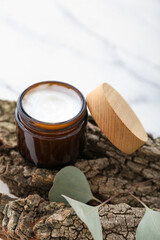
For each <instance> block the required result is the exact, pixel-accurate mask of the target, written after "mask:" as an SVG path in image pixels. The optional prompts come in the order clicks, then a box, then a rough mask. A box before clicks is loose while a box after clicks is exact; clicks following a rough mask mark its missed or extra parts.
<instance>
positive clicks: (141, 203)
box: [126, 190, 147, 208]
mask: <svg viewBox="0 0 160 240" xmlns="http://www.w3.org/2000/svg"><path fill="white" fill-rule="evenodd" d="M126 192H127V193H129V194H130V195H131V196H132V197H133V198H134V199H136V200H137V201H138V202H140V203H141V204H142V205H143V206H144V207H145V208H146V207H147V206H146V205H145V204H144V203H143V202H142V201H141V200H140V199H139V198H137V197H136V196H135V195H133V193H131V192H130V191H129V190H128V191H126Z"/></svg>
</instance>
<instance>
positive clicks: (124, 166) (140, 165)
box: [0, 101, 160, 240]
mask: <svg viewBox="0 0 160 240" xmlns="http://www.w3.org/2000/svg"><path fill="white" fill-rule="evenodd" d="M14 111H15V103H14V102H9V101H0V178H1V180H3V181H4V182H5V183H7V185H8V186H9V189H10V192H11V193H12V194H14V195H16V196H17V197H23V198H25V197H27V196H28V195H32V196H29V197H27V198H26V199H21V200H16V201H14V202H9V205H6V206H5V212H4V213H3V214H4V217H3V221H2V223H4V219H6V217H5V216H6V214H7V216H9V217H10V216H11V215H12V213H13V215H14V216H17V218H16V219H19V217H22V221H18V220H17V221H18V223H16V224H20V226H23V223H24V222H25V221H29V219H30V217H29V216H30V214H31V216H32V215H33V216H34V219H33V222H34V223H35V224H36V225H35V224H33V225H34V226H37V224H38V223H42V227H40V228H39V230H34V231H37V232H35V233H34V232H33V230H32V231H31V233H34V234H35V235H34V237H33V239H91V238H90V235H89V232H88V231H87V230H86V227H85V226H84V225H83V226H82V223H81V221H80V220H78V218H76V216H75V215H74V211H73V210H71V209H70V208H69V207H68V206H64V205H63V207H62V205H58V204H56V203H49V202H47V201H48V192H49V189H50V188H51V186H52V184H53V180H54V177H55V174H56V173H57V172H58V169H54V170H48V169H43V168H38V167H35V166H34V165H33V164H31V163H29V162H28V161H26V160H25V159H24V158H23V157H21V155H20V154H19V153H18V149H17V143H16V133H15V123H14ZM72 165H74V166H76V167H78V168H79V169H80V170H82V171H83V172H84V174H85V175H86V177H87V179H88V181H89V183H90V186H91V189H92V192H93V194H94V195H95V196H96V197H98V198H99V199H101V200H102V201H103V200H106V199H108V198H109V197H111V196H112V195H114V194H115V193H116V192H119V193H121V194H120V195H119V196H118V197H117V198H114V199H112V200H111V202H110V203H112V204H115V205H106V206H105V207H103V208H102V209H101V210H100V214H101V222H102V225H103V230H104V239H107V240H108V239H113V240H114V239H135V230H136V227H137V224H138V222H139V220H140V218H141V217H142V215H143V214H144V210H143V209H142V206H141V205H139V203H138V202H137V201H135V200H134V199H133V198H131V197H130V195H129V194H126V193H125V191H127V190H130V191H132V192H133V193H134V195H136V196H137V197H138V198H139V199H141V200H142V201H143V202H144V203H145V204H146V205H148V206H149V207H151V208H157V209H160V200H159V199H160V181H159V178H160V174H159V173H160V138H157V139H153V138H152V136H151V135H149V139H148V141H147V143H146V144H145V145H144V146H142V147H141V148H140V149H138V150H137V151H136V152H135V153H133V154H132V155H127V154H124V153H122V152H121V151H119V150H118V149H116V148H115V147H114V146H113V145H112V144H111V143H110V142H109V141H108V139H107V138H106V137H105V136H104V135H103V133H102V132H101V131H100V129H99V128H98V127H97V126H96V124H95V122H94V121H93V119H92V118H91V117H89V121H88V125H87V132H86V144H85V149H84V151H83V153H82V154H81V156H80V157H79V159H78V160H77V161H76V162H75V163H72ZM34 194H38V195H34ZM30 198H31V199H32V200H34V198H35V199H37V198H39V199H41V200H40V202H41V201H42V202H43V203H44V204H45V206H52V205H54V207H53V208H52V213H51V212H47V214H48V217H49V219H51V220H52V217H51V215H54V214H56V211H60V215H59V218H60V219H61V218H63V220H57V219H56V220H55V219H54V221H53V224H52V221H51V222H48V220H47V222H46V218H45V217H46V216H45V214H46V210H45V211H44V212H43V211H42V210H41V209H40V208H39V207H40V205H38V206H37V207H36V209H37V212H35V213H34V212H33V210H32V209H30V208H29V209H28V210H27V211H28V212H26V210H25V209H24V206H25V205H23V204H22V202H27V201H29V200H27V199H30ZM17 201H18V204H19V203H20V204H19V205H20V206H21V204H22V208H21V210H22V212H21V210H18V209H16V207H15V211H17V212H18V213H19V215H18V213H14V211H13V210H11V214H10V213H7V210H6V209H8V207H9V206H12V204H13V205H14V204H17ZM120 203H122V204H120ZM124 203H125V204H124ZM126 204H129V205H130V206H131V207H130V206H128V205H126ZM19 205H18V206H19ZM7 206H8V207H7ZM14 206H15V205H14ZM16 206H17V205H16ZM55 206H56V207H55ZM140 206H141V207H140ZM61 207H62V209H63V210H62V211H61ZM136 207H139V208H136ZM11 208H12V207H11ZM47 209H50V207H48V208H47ZM107 209H108V210H107ZM64 210H67V211H69V215H67V217H65V218H64V217H63V214H62V213H63V212H65V211H64ZM23 211H24V214H22V215H21V213H23ZM38 211H40V212H38ZM48 211H50V210H48ZM127 211H129V212H127ZM70 212H71V213H70ZM1 214H2V213H1ZM34 214H35V215H34ZM36 214H37V215H36ZM38 214H39V215H40V219H41V218H42V219H43V220H42V221H39V220H38V219H39V218H38V217H39V215H38ZM43 214H44V216H43ZM61 215H62V216H61ZM23 216H24V219H23ZM60 216H61V217H60ZM68 216H70V217H68ZM9 217H8V218H9ZM25 217H26V218H25ZM50 217H51V218H50ZM73 217H75V219H76V220H75V222H74V221H73V220H72V223H70V224H69V223H68V221H70V222H71V219H72V218H73ZM119 217H120V219H121V220H120V221H121V222H120V223H119V220H117V219H119ZM47 219H48V218H47ZM55 221H58V222H56V223H57V224H55ZM63 221H67V224H68V225H65V224H64V222H63ZM9 222H11V224H10V225H12V224H14V222H13V221H12V220H11V221H9ZM31 222H32V221H29V224H31ZM46 223H47V224H52V225H51V227H49V226H50V225H46V226H45V224H46ZM25 224H26V226H27V223H24V225H25ZM72 224H73V226H72ZM76 224H80V225H77V227H75V226H76ZM10 225H9V226H10ZM4 226H5V227H3V229H6V231H10V230H8V229H9V227H8V224H7V225H4ZM16 226H17V225H16ZM38 226H39V225H38ZM56 226H57V227H56ZM79 226H82V227H81V228H80V227H79ZM31 227H33V226H31ZM72 227H73V228H72ZM78 227H79V228H78ZM50 228H51V229H52V232H55V231H56V233H55V235H54V233H53V235H54V236H57V237H51V230H49V229H50ZM108 228H109V229H108ZM16 229H21V228H20V227H18V228H16ZM27 229H30V228H29V227H27ZM34 229H37V228H36V227H34ZM40 229H41V230H40ZM43 229H44V230H43ZM45 229H48V230H47V231H48V233H49V235H48V238H42V237H39V236H40V235H38V234H41V235H43V231H46V230H45ZM53 229H54V231H53ZM55 229H57V230H55ZM61 229H64V230H61ZM78 229H81V230H78ZM18 231H22V230H16V234H19V233H18ZM24 231H25V230H24ZM26 231H27V230H26ZM14 232H15V231H14ZM74 233H75V235H74ZM26 234H29V233H26ZM45 234H47V233H45ZM45 234H44V236H45ZM56 234H59V235H56ZM65 234H66V235H65ZM67 234H70V235H67ZM26 236H27V235H26ZM35 236H36V237H35ZM74 236H76V237H75V238H74ZM9 239H11V238H9ZM13 239H32V238H25V237H24V238H20V237H19V238H13Z"/></svg>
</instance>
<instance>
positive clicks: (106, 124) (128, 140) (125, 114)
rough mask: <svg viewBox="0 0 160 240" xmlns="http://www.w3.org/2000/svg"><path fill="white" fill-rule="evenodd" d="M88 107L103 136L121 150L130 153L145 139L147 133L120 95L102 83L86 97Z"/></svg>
mask: <svg viewBox="0 0 160 240" xmlns="http://www.w3.org/2000/svg"><path fill="white" fill-rule="evenodd" d="M86 101H87V105H88V108H89V110H90V112H91V114H92V116H93V118H94V120H95V122H96V123H97V124H98V126H99V127H100V129H101V130H102V132H103V133H104V134H105V136H106V137H107V138H108V139H109V140H110V141H111V143H112V144H114V145H115V146H116V147H117V148H118V149H120V150H121V151H122V152H124V153H127V154H131V153H133V152H134V151H135V150H136V149H138V148H139V147H140V146H141V145H143V144H144V143H145V142H146V141H147V138H148V137H147V134H146V132H145V130H144V128H143V126H142V124H141V122H140V121H139V119H138V118H137V116H136V114H135V113H134V112H133V110H132V109H131V108H130V106H129V105H128V103H127V102H126V101H125V100H124V99H123V98H122V96H121V95H120V94H119V93H118V92H117V91H116V90H115V89H114V88H112V87H111V86H110V85H109V84H107V83H103V84H102V85H100V86H99V87H98V88H96V89H95V90H93V91H92V92H91V93H89V94H88V95H87V97H86Z"/></svg>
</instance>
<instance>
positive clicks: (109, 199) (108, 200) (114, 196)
mask: <svg viewBox="0 0 160 240" xmlns="http://www.w3.org/2000/svg"><path fill="white" fill-rule="evenodd" d="M119 194H120V193H116V194H114V195H113V196H111V197H110V198H108V199H107V200H106V201H104V202H103V203H101V204H100V205H99V206H98V207H102V206H103V205H104V204H106V203H108V202H110V201H111V200H112V199H114V198H116V197H117V196H118V195H119Z"/></svg>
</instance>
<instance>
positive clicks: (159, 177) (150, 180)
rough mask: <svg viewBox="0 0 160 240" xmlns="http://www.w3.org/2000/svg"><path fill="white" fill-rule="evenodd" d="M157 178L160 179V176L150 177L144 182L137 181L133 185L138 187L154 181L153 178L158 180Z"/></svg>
mask: <svg viewBox="0 0 160 240" xmlns="http://www.w3.org/2000/svg"><path fill="white" fill-rule="evenodd" d="M156 179H160V176H158V177H154V178H151V179H148V180H146V181H143V182H139V183H135V184H133V185H132V187H138V186H139V185H141V184H145V183H149V182H152V181H153V180H156Z"/></svg>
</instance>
